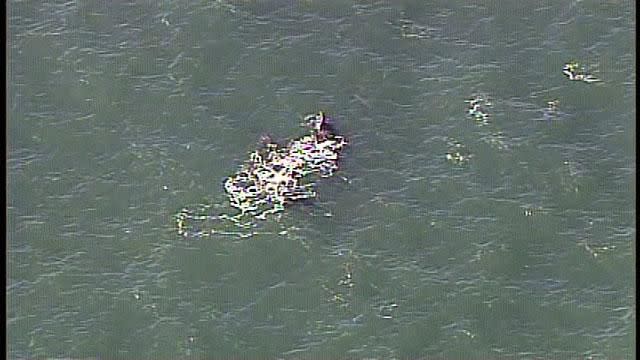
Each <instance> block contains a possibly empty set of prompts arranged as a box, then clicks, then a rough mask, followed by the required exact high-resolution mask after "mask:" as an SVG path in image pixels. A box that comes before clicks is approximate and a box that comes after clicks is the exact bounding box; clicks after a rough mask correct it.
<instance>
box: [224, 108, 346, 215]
mask: <svg viewBox="0 0 640 360" xmlns="http://www.w3.org/2000/svg"><path fill="white" fill-rule="evenodd" d="M305 121H306V123H307V125H308V126H309V127H310V128H311V129H312V133H311V134H310V135H305V136H303V137H301V138H298V139H295V140H292V141H291V142H289V144H287V145H286V146H279V145H278V144H276V143H273V142H269V143H267V144H266V146H265V147H264V148H262V149H259V150H256V151H254V152H252V153H251V154H250V156H249V160H248V161H247V162H245V164H244V165H243V166H242V168H241V169H240V171H238V172H237V173H236V174H235V175H233V176H230V177H229V178H227V180H226V181H225V183H224V189H225V191H226V192H227V195H228V197H229V202H230V204H231V206H233V207H235V208H237V209H239V210H240V212H241V213H242V214H251V215H254V216H255V217H256V218H259V219H264V218H265V216H266V215H267V214H270V213H277V212H280V211H283V210H284V207H285V205H287V204H289V203H291V202H294V201H296V200H301V199H310V198H314V197H315V196H316V192H315V190H314V183H313V182H311V181H309V175H317V176H319V177H329V176H332V175H333V174H334V172H335V171H336V170H338V158H339V156H340V152H341V151H342V149H343V148H344V147H345V145H346V144H347V141H346V139H345V138H344V137H342V136H338V135H335V134H334V133H333V129H332V128H331V125H330V123H329V121H328V120H327V118H326V117H325V115H324V113H322V112H319V113H317V114H313V115H309V116H307V117H305Z"/></svg>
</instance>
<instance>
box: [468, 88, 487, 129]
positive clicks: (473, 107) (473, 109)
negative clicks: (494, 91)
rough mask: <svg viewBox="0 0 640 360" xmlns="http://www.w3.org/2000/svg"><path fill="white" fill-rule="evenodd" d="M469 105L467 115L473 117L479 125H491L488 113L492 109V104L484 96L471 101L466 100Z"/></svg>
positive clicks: (478, 96)
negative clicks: (489, 108) (488, 109)
mask: <svg viewBox="0 0 640 360" xmlns="http://www.w3.org/2000/svg"><path fill="white" fill-rule="evenodd" d="M465 102H466V103H469V108H468V109H467V114H468V115H469V116H471V118H473V119H474V120H475V121H476V122H477V123H478V124H480V125H486V124H488V123H489V113H488V112H487V111H486V109H487V108H488V107H491V106H492V104H491V102H490V101H489V100H488V99H487V98H486V97H484V96H482V95H477V96H475V97H474V98H472V99H470V100H465Z"/></svg>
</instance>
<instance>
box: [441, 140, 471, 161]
mask: <svg viewBox="0 0 640 360" xmlns="http://www.w3.org/2000/svg"><path fill="white" fill-rule="evenodd" d="M448 143H449V150H448V151H447V153H446V154H445V157H446V159H447V161H449V162H451V163H453V164H456V165H460V164H464V163H467V162H469V160H470V159H471V158H472V157H473V154H471V153H470V152H469V150H467V149H466V147H465V146H464V145H462V144H461V143H459V142H457V141H455V140H451V141H448Z"/></svg>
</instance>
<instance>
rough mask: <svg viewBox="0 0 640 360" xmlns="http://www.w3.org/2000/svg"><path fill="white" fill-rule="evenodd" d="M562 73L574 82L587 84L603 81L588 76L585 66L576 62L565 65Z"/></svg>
mask: <svg viewBox="0 0 640 360" xmlns="http://www.w3.org/2000/svg"><path fill="white" fill-rule="evenodd" d="M562 73H563V74H565V75H566V76H567V77H568V78H569V80H573V81H584V82H586V83H592V82H598V81H601V80H600V79H598V78H597V77H595V76H593V75H591V74H588V73H587V71H586V70H585V68H584V66H582V65H580V63H578V62H576V61H572V62H569V63H566V64H564V67H563V68H562Z"/></svg>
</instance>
